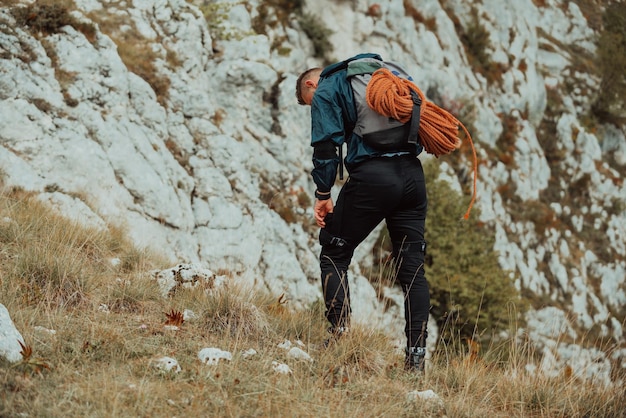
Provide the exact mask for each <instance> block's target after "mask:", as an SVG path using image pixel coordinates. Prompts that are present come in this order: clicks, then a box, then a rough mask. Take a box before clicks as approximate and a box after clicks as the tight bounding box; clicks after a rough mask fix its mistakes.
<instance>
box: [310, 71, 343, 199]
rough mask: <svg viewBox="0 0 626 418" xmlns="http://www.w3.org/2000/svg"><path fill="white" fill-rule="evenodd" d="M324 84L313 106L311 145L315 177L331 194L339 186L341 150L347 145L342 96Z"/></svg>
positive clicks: (321, 187)
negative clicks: (333, 188) (334, 187)
mask: <svg viewBox="0 0 626 418" xmlns="http://www.w3.org/2000/svg"><path fill="white" fill-rule="evenodd" d="M329 84H331V83H326V82H325V83H322V84H320V86H319V87H318V89H317V90H316V92H315V95H314V96H313V102H312V103H311V146H312V147H313V167H314V168H313V171H311V176H312V177H313V181H314V182H315V184H316V185H317V190H318V191H319V192H321V193H327V192H329V191H330V189H331V188H332V187H333V184H335V177H336V176H337V166H338V164H339V156H338V155H337V147H339V146H341V145H342V144H343V142H344V140H345V139H344V122H343V112H342V106H341V103H340V97H338V95H337V94H333V91H334V90H333V89H329V88H327V86H328V85H329Z"/></svg>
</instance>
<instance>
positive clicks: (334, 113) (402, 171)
mask: <svg viewBox="0 0 626 418" xmlns="http://www.w3.org/2000/svg"><path fill="white" fill-rule="evenodd" d="M350 63H354V64H362V63H365V64H366V65H369V64H372V65H378V64H380V65H382V58H381V57H380V55H377V54H360V55H357V56H355V57H352V58H350V59H348V60H346V61H342V62H339V63H336V64H333V65H330V66H328V67H326V68H325V69H321V68H312V69H309V70H307V71H305V72H304V73H302V74H301V75H300V77H299V78H298V80H297V82H296V97H297V99H298V103H299V104H301V105H310V106H311V122H312V128H311V145H312V146H313V165H314V169H313V171H312V172H311V175H312V177H313V180H314V182H315V184H316V186H317V190H316V191H315V198H316V199H315V206H314V213H315V221H316V223H317V225H319V226H320V227H321V228H322V229H321V230H320V235H319V240H320V244H321V246H322V250H321V254H320V269H321V277H322V290H323V293H324V298H325V303H326V318H327V319H328V321H329V322H330V324H331V328H330V329H329V331H330V332H331V333H332V334H334V336H336V337H337V336H340V335H341V334H342V333H343V332H345V331H346V330H347V327H348V326H349V320H350V313H351V310H350V293H349V285H348V276H347V273H348V267H349V265H350V261H351V259H352V256H353V254H354V250H355V248H356V247H357V246H358V245H359V244H360V243H361V242H362V241H363V240H364V239H365V238H366V237H367V236H368V235H369V234H370V233H371V232H372V230H373V229H374V228H375V227H376V226H377V225H378V224H379V223H380V222H381V221H382V220H385V222H386V224H387V229H388V230H389V234H390V237H391V241H392V245H393V256H394V260H395V265H396V266H397V280H398V281H399V282H400V284H401V285H402V289H403V292H404V295H405V302H404V309H405V320H406V326H405V334H406V337H407V348H406V361H405V367H406V368H407V369H409V370H417V371H419V372H423V371H424V356H425V353H426V349H425V347H426V338H427V330H426V325H427V323H428V315H429V309H430V295H429V288H428V282H427V281H426V278H425V276H424V255H425V251H426V242H425V241H424V223H425V220H426V206H427V198H426V186H425V181H424V172H423V170H422V165H421V163H420V160H419V159H418V158H417V155H419V154H420V153H421V152H422V146H421V145H420V144H419V143H415V141H413V142H407V141H406V138H403V140H404V141H403V145H402V146H399V147H398V148H397V149H393V150H380V149H376V148H375V147H374V146H371V145H368V144H369V142H368V143H366V141H365V140H364V138H366V137H367V135H365V134H362V135H360V134H359V133H361V126H362V125H363V124H364V123H365V122H364V121H363V120H362V119H365V118H367V117H368V116H367V112H368V111H369V112H371V109H368V108H367V107H366V106H367V105H366V104H364V103H363V102H364V99H363V97H362V95H357V94H355V93H356V90H354V91H353V84H351V78H350V77H348V75H349V69H348V66H349V65H352V64H350ZM355 67H356V66H355ZM418 114H419V111H418ZM363 115H365V116H363ZM387 119H388V118H387ZM407 125H408V124H407ZM401 129H402V132H405V134H404V137H406V129H404V127H402V128H401ZM391 131H393V132H398V130H397V129H395V128H394V129H393V130H392V129H390V130H389V132H391ZM385 132H387V131H385ZM378 136H380V135H378ZM344 142H345V143H346V144H347V155H346V157H345V160H344V161H341V160H342V158H341V147H342V145H343V143H344ZM338 150H339V155H338V154H337V151H338ZM343 162H345V165H346V168H347V169H348V172H349V174H350V176H349V178H348V180H347V181H346V183H345V184H344V186H343V187H342V189H341V191H340V192H339V195H338V198H337V203H336V205H333V200H332V198H331V189H332V186H333V184H334V182H335V177H336V174H337V169H338V166H340V165H341V164H342V163H343Z"/></svg>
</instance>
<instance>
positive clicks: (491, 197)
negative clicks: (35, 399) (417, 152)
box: [0, 0, 626, 382]
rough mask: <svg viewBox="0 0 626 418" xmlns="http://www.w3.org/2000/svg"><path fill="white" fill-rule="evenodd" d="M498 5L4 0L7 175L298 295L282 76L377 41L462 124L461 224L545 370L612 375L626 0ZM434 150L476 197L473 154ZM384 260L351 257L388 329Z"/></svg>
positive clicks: (364, 252)
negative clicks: (518, 309) (514, 305)
mask: <svg viewBox="0 0 626 418" xmlns="http://www.w3.org/2000/svg"><path fill="white" fill-rule="evenodd" d="M510 3H511V4H506V5H503V4H502V2H497V1H483V2H466V1H460V0H454V1H436V0H427V1H417V0H404V1H400V0H390V1H388V2H384V3H383V2H380V3H374V2H370V1H364V0H358V1H357V0H354V1H348V0H344V1H327V0H320V1H315V2H314V1H310V2H304V1H293V2H291V1H284V0H283V1H281V0H266V1H249V2H237V1H223V2H219V1H218V2H209V1H197V2H196V3H195V4H193V3H188V2H185V1H182V0H169V1H165V0H159V1H154V2H148V1H137V0H135V1H127V2H118V1H111V2H109V1H107V2H104V1H97V0H75V1H74V2H71V1H69V0H68V1H54V2H53V1H43V0H40V1H37V2H26V1H24V2H21V1H17V0H12V1H6V0H5V1H3V2H2V6H1V7H0V100H1V101H0V145H1V146H0V174H1V175H2V182H3V186H4V188H5V189H6V190H23V191H28V192H32V193H34V194H35V195H36V196H37V197H38V198H39V199H40V200H41V201H45V202H48V203H49V204H51V205H52V206H53V207H54V208H56V209H57V210H58V211H59V212H60V213H63V214H64V215H65V216H69V217H70V218H72V219H74V220H76V221H79V222H82V223H84V224H87V225H90V226H94V227H104V228H106V227H117V228H121V229H123V230H126V231H128V235H129V238H130V239H131V240H132V242H133V243H134V244H135V245H137V246H138V247H139V248H142V247H150V248H153V249H158V250H159V251H162V252H163V253H165V255H166V256H167V258H168V260H169V262H170V264H171V265H176V264H179V263H201V264H203V265H204V266H206V267H207V268H209V269H211V270H212V271H215V272H220V273H224V274H227V275H228V276H229V277H231V278H232V280H234V281H236V282H237V283H240V284H242V285H253V286H255V287H257V288H259V289H263V290H265V291H267V292H268V293H270V294H271V295H281V294H285V295H286V296H287V298H288V299H289V300H290V301H291V303H292V304H293V305H294V306H297V307H300V308H306V307H308V306H310V305H311V304H314V303H315V302H316V301H317V300H318V298H319V297H320V289H319V287H320V286H319V278H318V266H317V250H318V248H317V247H318V244H317V236H316V233H317V231H316V228H315V227H314V223H313V221H312V210H311V202H312V191H313V186H312V182H311V180H310V176H309V171H310V169H311V159H310V158H311V157H310V152H311V151H310V147H309V137H308V128H309V124H310V120H309V114H308V109H306V108H304V107H300V106H297V104H296V103H295V98H294V83H295V79H296V77H297V75H298V74H299V72H300V71H302V70H304V69H305V68H307V67H309V66H313V65H324V64H326V63H328V62H331V61H333V60H336V59H343V58H346V57H348V56H350V55H353V54H356V53H358V52H363V51H372V52H379V53H380V54H381V55H382V56H383V57H384V58H385V59H389V60H393V61H396V62H399V63H402V64H403V65H404V66H405V67H406V68H407V69H408V70H409V72H410V73H411V74H412V75H413V77H414V79H415V80H416V83H417V84H418V85H419V86H420V88H421V89H422V90H423V91H424V92H427V96H428V97H429V99H430V100H432V101H433V102H435V103H438V104H440V105H442V106H443V107H445V108H447V109H450V110H451V111H452V112H453V113H455V114H456V115H458V117H459V119H460V120H461V121H463V123H464V124H465V125H466V126H468V127H469V128H470V132H471V134H472V137H473V139H474V141H475V143H476V148H477V152H478V158H479V161H478V163H479V164H478V193H477V203H476V212H475V215H474V217H473V218H471V219H470V222H471V225H472V228H474V229H475V230H476V231H478V232H479V233H480V234H481V235H483V236H485V237H490V238H491V239H492V242H493V245H492V248H482V249H480V248H478V249H476V250H477V251H483V252H490V251H493V252H494V254H495V256H494V257H495V259H496V260H497V262H498V265H499V267H500V268H501V269H502V277H504V278H506V279H507V280H508V281H509V282H510V283H512V284H513V285H514V287H515V288H516V290H517V291H518V292H519V293H520V294H521V296H522V298H523V300H524V301H525V302H527V303H528V305H529V306H528V311H527V312H526V313H525V315H524V318H523V319H524V328H523V329H522V330H520V331H519V336H520V338H528V339H529V340H531V341H533V343H534V344H535V349H536V350H537V353H540V354H541V355H542V356H544V358H545V359H546V360H545V362H544V363H542V365H541V371H542V372H543V373H545V374H547V375H551V374H558V373H560V371H562V370H563V369H564V368H566V367H570V368H572V370H573V373H575V374H577V377H578V378H581V379H587V378H593V379H599V380H600V381H603V382H609V381H612V380H614V377H615V376H616V375H619V373H620V372H621V371H623V367H624V357H625V356H626V347H625V344H626V341H625V339H624V330H623V327H624V321H625V318H626V311H625V310H624V306H626V290H625V284H624V282H625V280H626V226H625V225H626V222H625V220H626V219H625V218H626V211H625V207H626V186H625V185H624V182H623V178H624V173H625V170H626V139H625V134H624V122H623V121H624V117H625V115H624V103H623V98H624V97H626V95H624V94H622V93H623V92H624V91H625V90H623V88H624V79H623V72H620V71H615V70H614V68H623V66H620V63H623V61H620V59H622V58H620V57H621V55H620V51H621V52H623V51H624V50H626V49H625V48H621V47H620V45H621V44H620V42H624V39H625V36H626V35H624V34H620V32H619V30H620V29H619V28H620V27H623V25H622V26H620V25H619V17H620V16H623V15H620V13H623V7H621V6H619V5H620V4H621V3H618V2H616V3H611V2H594V1H592V0H579V1H577V2H565V1H556V0H555V1H530V0H524V1H516V2H510ZM615 5H617V6H615ZM375 6H377V7H375ZM608 7H614V9H611V11H612V13H608V14H607V13H605V10H606V9H607V8H608ZM613 16H617V22H618V23H617V24H614V23H612V20H611V18H612V17H613ZM615 27H617V29H615ZM600 41H604V43H601V42H600ZM607 57H608V58H607ZM602 58H604V59H602ZM609 58H611V59H614V60H613V61H612V60H611V59H609ZM620 99H621V101H620ZM420 158H422V159H423V160H424V161H431V160H433V158H432V157H430V156H428V155H422V156H420ZM434 163H435V164H436V165H437V167H438V168H439V170H440V174H439V175H438V176H439V177H438V178H440V179H442V180H445V181H447V182H449V184H450V188H451V190H453V191H455V192H458V193H459V194H460V195H461V196H462V199H464V201H469V197H470V194H471V184H472V168H473V167H472V164H473V162H472V159H471V151H470V149H469V147H467V146H464V147H462V148H461V149H460V150H459V151H458V152H455V153H454V154H453V155H450V156H446V157H443V158H440V159H437V160H436V161H434ZM337 189H338V188H335V191H336V190H337ZM449 216H450V217H452V218H460V217H461V216H462V211H461V213H451V214H450V215H449ZM380 232H381V236H382V235H384V231H382V230H381V231H380ZM427 239H428V240H429V241H431V243H432V242H435V241H436V237H429V236H428V232H427ZM377 251H378V243H377V237H372V239H371V240H369V241H368V242H367V243H365V244H364V245H363V247H362V248H360V249H359V253H358V254H357V261H358V263H355V265H354V267H353V272H352V273H353V274H352V277H351V280H352V281H353V283H354V285H353V288H354V289H355V292H354V295H353V298H354V300H355V306H354V311H355V317H356V318H362V321H363V322H365V323H367V324H370V325H374V326H375V327H377V328H381V329H383V328H385V329H387V330H388V331H389V332H390V333H391V334H392V335H393V336H394V338H397V336H398V335H401V328H402V324H401V317H400V314H399V309H400V307H401V303H400V304H398V300H401V296H400V292H399V290H398V289H397V288H396V287H394V286H393V285H384V286H382V288H379V285H377V284H376V283H375V281H376V278H377V274H375V273H372V271H373V270H374V269H375V267H373V266H375V265H376V260H375V255H373V254H374V253H376V252H377ZM470 264H471V261H470ZM436 268H437V266H432V270H433V271H436ZM463 274H464V275H466V276H467V278H468V279H469V280H474V281H475V282H477V283H481V280H485V278H484V277H481V276H480V275H479V273H472V274H475V276H472V275H471V274H470V273H466V272H464V273H463ZM441 275H444V276H446V277H432V278H429V280H441V281H444V282H445V281H446V280H448V279H449V278H450V277H452V273H451V272H450V273H447V272H445V271H444V272H442V273H441V274H440V276H441ZM381 294H384V296H385V297H384V298H381V297H380V295H381ZM0 302H2V301H0ZM7 304H8V303H7ZM461 309H463V307H461ZM433 321H434V322H436V323H437V324H438V325H440V326H441V325H442V321H443V320H442V318H433ZM433 329H435V327H433ZM480 331H483V330H480ZM489 331H490V330H487V335H489V334H490V332H489ZM434 335H436V333H435V334H434ZM507 336H509V337H510V335H507ZM435 342H436V339H433V340H432V341H430V343H431V344H434V343H435Z"/></svg>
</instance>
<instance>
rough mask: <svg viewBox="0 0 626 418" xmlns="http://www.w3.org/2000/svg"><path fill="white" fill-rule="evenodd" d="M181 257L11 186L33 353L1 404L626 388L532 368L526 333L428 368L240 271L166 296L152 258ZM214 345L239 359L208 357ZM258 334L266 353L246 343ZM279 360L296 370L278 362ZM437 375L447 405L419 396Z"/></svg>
mask: <svg viewBox="0 0 626 418" xmlns="http://www.w3.org/2000/svg"><path fill="white" fill-rule="evenodd" d="M112 259H119V260H120V263H119V264H117V265H114V264H113V263H111V260H112ZM170 266H171V265H170V264H168V262H167V261H164V260H163V259H161V258H159V257H158V256H155V255H151V254H148V253H146V252H144V251H141V250H138V249H136V248H134V247H133V246H132V245H131V244H130V243H129V242H128V241H127V240H126V239H125V238H124V236H123V233H122V232H121V231H120V230H117V229H112V232H111V231H105V232H103V231H96V230H93V229H87V228H84V227H81V226H80V225H77V224H76V223H73V222H70V221H68V220H67V219H65V218H62V217H61V216H59V215H57V214H55V213H54V212H52V211H51V210H50V209H49V208H48V207H46V206H45V205H43V204H41V203H39V202H37V201H35V200H33V199H32V198H31V197H30V196H29V195H27V194H25V193H21V192H10V193H5V194H2V195H1V196H0V303H2V304H4V305H5V306H6V307H7V308H8V309H9V312H10V313H11V316H12V319H13V320H14V322H15V324H16V326H17V328H18V329H19V330H20V332H21V333H22V335H23V336H24V339H25V342H26V344H27V345H28V346H30V347H31V348H32V350H33V354H32V356H31V357H30V358H29V359H27V360H25V361H23V362H22V363H18V364H9V363H8V362H6V361H4V360H0V417H4V416H16V415H17V414H19V413H26V414H28V416H51V417H57V416H58V417H61V416H63V417H74V416H76V417H78V416H81V417H82V416H153V417H158V416H236V417H242V416H298V417H302V416H310V417H319V416H329V417H330V416H346V417H361V416H407V417H408V416H441V415H442V414H443V413H447V415H448V416H468V417H483V416H594V417H599V416H604V417H614V416H620V415H619V414H620V413H621V407H622V406H623V405H624V404H625V403H626V395H624V393H623V391H622V390H621V389H619V388H614V389H611V388H604V387H601V386H599V385H592V384H590V383H584V382H580V381H578V380H576V379H575V378H574V377H572V374H571V373H570V371H568V370H564V371H563V375H562V376H559V377H557V378H544V377H538V376H532V375H529V374H527V373H525V372H524V365H525V364H526V363H527V362H532V361H534V359H533V358H534V357H535V356H534V355H533V353H531V352H529V350H526V349H525V347H524V346H517V345H513V344H510V346H507V347H490V348H487V349H484V350H482V351H479V352H477V353H469V354H468V353H466V351H467V350H465V346H464V345H462V344H460V343H459V344H458V346H456V347H445V348H443V349H442V350H441V351H440V353H439V354H436V355H435V356H433V358H432V359H430V361H429V364H428V366H429V368H428V372H427V375H426V377H425V378H422V379H420V378H418V377H416V376H414V375H413V374H411V373H407V372H404V371H403V370H402V367H401V363H402V360H403V356H402V354H401V353H400V352H399V351H398V350H397V349H396V348H394V347H393V346H392V343H391V341H390V340H389V339H388V338H387V337H386V336H385V335H383V334H381V333H379V332H376V331H374V330H370V329H367V328H355V329H353V330H352V332H351V334H349V336H348V337H345V338H344V339H342V340H341V341H339V342H338V343H337V344H334V345H332V346H331V347H330V348H328V349H322V348H321V344H320V343H321V341H323V339H324V338H325V335H324V329H325V323H324V319H323V315H322V312H321V309H320V307H319V305H316V306H312V307H311V308H310V309H307V310H304V311H299V312H294V311H292V310H291V309H290V305H289V302H288V301H287V303H280V302H279V296H280V295H267V294H263V293H261V292H259V291H256V290H251V289H245V288H242V287H240V286H238V285H237V283H236V281H235V280H234V279H232V280H231V281H230V282H229V283H228V284H227V286H226V287H225V288H222V290H218V291H213V292H205V291H203V290H202V289H196V290H184V291H178V292H177V293H176V294H175V295H173V296H172V297H169V298H163V297H161V296H160V293H159V290H158V287H157V285H156V282H155V280H154V279H153V278H152V276H151V274H149V272H150V271H152V270H153V269H155V268H166V267H170ZM102 304H105V305H107V306H108V308H109V312H108V313H107V312H103V311H102V310H101V309H99V307H100V306H101V305H102ZM184 309H191V310H192V311H194V312H195V313H196V314H197V318H196V319H194V320H188V321H186V322H184V323H183V324H182V326H181V327H180V329H179V330H177V331H172V330H167V329H165V328H164V324H165V322H166V320H167V316H166V313H170V312H172V311H183V310H184ZM37 326H42V327H45V328H48V329H54V330H55V331H56V334H53V335H50V334H48V333H46V332H43V331H40V330H37V329H36V327H37ZM285 339H289V340H290V341H292V342H295V341H296V340H298V339H299V340H301V341H302V342H303V343H304V345H305V346H304V349H305V351H307V352H308V353H309V354H310V355H311V356H312V357H313V359H314V360H313V362H306V361H302V360H295V359H291V358H289V357H288V356H287V351H286V350H284V349H283V348H279V347H278V344H279V343H281V342H283V341H284V340H285ZM205 347H218V348H220V349H223V350H228V351H230V352H232V354H233V359H232V361H230V362H229V361H225V360H222V361H221V362H220V364H219V365H218V366H207V365H205V364H202V363H201V362H200V361H199V360H198V357H197V354H198V352H199V350H201V349H202V348H205ZM249 348H254V349H255V350H256V351H257V353H258V354H257V355H255V356H253V357H251V358H248V359H244V358H243V356H242V353H243V352H244V351H245V350H247V349H249ZM502 352H505V355H504V356H503V355H502V354H501V353H502ZM162 356H171V357H174V358H176V359H177V360H178V362H179V363H180V365H181V367H182V371H181V372H180V373H168V372H163V371H160V370H158V369H157V368H155V367H153V366H152V364H153V363H152V362H153V360H154V359H156V358H159V357H162ZM505 358H506V360H504V359H505ZM273 361H278V362H282V363H286V364H288V365H289V366H290V368H291V369H292V373H291V374H289V375H282V374H278V373H276V372H274V371H273V368H272V362H273ZM512 376H515V377H512ZM623 378H624V376H622V379H623ZM427 389H432V390H434V391H435V392H436V393H437V394H438V395H439V397H440V398H441V399H442V401H443V405H444V406H441V405H436V404H433V403H428V402H425V401H421V400H418V401H411V400H408V399H407V394H409V392H412V391H415V390H419V391H422V390H427ZM588 414H590V415H588Z"/></svg>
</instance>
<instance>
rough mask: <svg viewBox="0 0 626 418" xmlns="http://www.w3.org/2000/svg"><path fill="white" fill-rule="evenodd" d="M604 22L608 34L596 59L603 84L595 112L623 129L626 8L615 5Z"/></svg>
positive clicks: (603, 35) (625, 119)
mask: <svg viewBox="0 0 626 418" xmlns="http://www.w3.org/2000/svg"><path fill="white" fill-rule="evenodd" d="M602 20H603V23H604V30H603V31H602V33H601V34H600V37H599V38H598V43H597V45H598V51H597V57H596V60H597V65H598V68H599V70H600V76H601V77H602V81H601V83H600V91H599V93H598V97H597V99H596V101H595V102H594V104H593V107H592V111H593V113H594V115H595V116H596V117H597V118H598V119H600V120H601V121H603V122H613V123H615V124H617V125H623V124H624V123H626V107H625V98H626V75H625V73H624V68H626V4H623V3H614V4H611V5H610V6H609V7H607V8H606V11H605V12H604V16H603V19H602Z"/></svg>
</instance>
